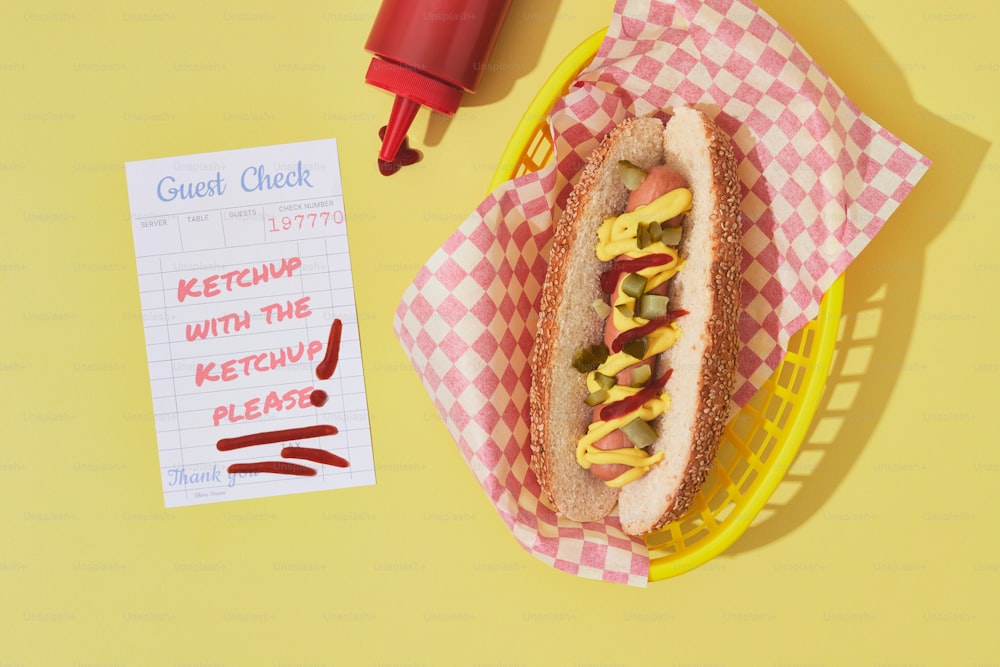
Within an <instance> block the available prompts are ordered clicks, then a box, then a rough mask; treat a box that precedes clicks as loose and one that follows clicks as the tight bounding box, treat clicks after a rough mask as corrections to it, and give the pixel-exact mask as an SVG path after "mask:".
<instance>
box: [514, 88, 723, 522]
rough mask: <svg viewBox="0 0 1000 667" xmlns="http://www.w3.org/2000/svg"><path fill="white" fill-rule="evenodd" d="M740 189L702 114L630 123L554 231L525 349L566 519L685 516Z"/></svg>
mask: <svg viewBox="0 0 1000 667" xmlns="http://www.w3.org/2000/svg"><path fill="white" fill-rule="evenodd" d="M739 196H740V192H739V182H738V180H737V175H736V161H735V159H734V157H733V153H732V148H731V145H730V143H729V140H728V138H726V137H725V136H724V135H723V134H722V132H721V131H720V130H719V129H718V127H717V126H716V125H715V124H714V123H713V122H712V121H711V120H710V119H709V118H708V117H707V116H705V115H704V114H703V113H702V112H700V111H698V110H696V109H693V108H690V107H681V108H677V109H674V110H673V113H672V115H671V116H670V118H669V120H668V121H667V122H666V123H665V124H664V123H663V122H661V121H660V120H657V119H655V118H632V119H629V120H626V121H625V122H623V123H622V124H620V125H619V126H618V127H616V128H615V129H613V130H612V131H611V132H610V133H609V134H608V135H607V136H606V137H605V138H604V139H603V140H602V141H601V143H600V145H599V146H598V148H597V149H596V150H595V151H594V153H593V154H592V156H591V157H590V158H589V159H588V161H587V163H586V164H585V166H584V168H583V170H582V172H581V175H580V178H579V180H578V182H577V184H576V185H575V186H574V188H573V191H572V193H571V194H570V196H569V198H568V200H567V203H566V208H565V212H564V214H563V215H562V217H561V218H560V219H559V220H558V221H557V223H556V225H555V229H554V233H553V239H552V244H551V251H550V257H549V265H548V270H547V273H546V277H545V281H544V284H543V286H542V292H541V301H540V309H539V316H538V329H537V333H536V337H535V345H534V348H533V350H532V354H531V368H532V381H531V389H530V395H529V400H530V418H531V449H532V455H531V466H532V468H533V469H534V471H535V473H536V475H537V477H538V480H539V484H540V486H541V489H542V491H543V492H544V494H545V496H546V497H547V499H548V500H549V501H550V502H551V504H552V505H553V507H554V508H555V509H556V510H557V511H558V512H559V513H561V514H563V515H565V516H567V517H568V518H570V519H574V520H577V521H597V520H601V519H603V518H604V517H605V516H607V515H608V514H609V513H610V512H612V510H613V509H614V508H615V506H616V504H617V508H618V516H619V518H620V521H621V525H622V528H623V529H624V530H625V532H627V533H629V534H634V535H641V534H645V533H648V532H651V531H653V530H655V529H657V528H659V527H661V526H663V525H665V524H666V523H669V522H670V521H673V520H675V519H676V518H678V517H679V516H681V515H682V514H683V513H684V511H686V510H687V508H688V507H689V506H690V504H691V502H692V500H693V499H694V497H695V495H696V494H697V491H698V489H699V488H700V487H701V485H702V483H703V482H704V479H705V477H706V475H707V473H708V471H709V470H710V468H711V465H712V460H713V459H714V456H715V452H716V450H717V448H718V443H719V440H720V439H721V437H722V432H723V430H724V428H725V424H726V421H727V418H728V412H729V402H730V400H731V396H732V391H733V383H734V379H735V369H736V346H737V339H736V322H737V318H738V316H739V289H740V265H739Z"/></svg>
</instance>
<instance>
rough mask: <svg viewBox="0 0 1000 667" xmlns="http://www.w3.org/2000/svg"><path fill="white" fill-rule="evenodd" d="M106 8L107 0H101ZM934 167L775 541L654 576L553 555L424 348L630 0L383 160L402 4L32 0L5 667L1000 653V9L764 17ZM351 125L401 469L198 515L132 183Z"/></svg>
mask: <svg viewBox="0 0 1000 667" xmlns="http://www.w3.org/2000/svg"><path fill="white" fill-rule="evenodd" d="M88 4H92V5H94V7H92V8H91V7H88V6H87V5H88ZM759 4H760V5H761V6H762V7H763V8H764V9H765V10H767V11H768V12H769V13H771V14H772V16H774V17H775V18H776V19H777V20H778V21H779V22H780V23H781V24H782V25H783V26H784V27H785V28H787V29H788V30H789V31H790V32H791V33H792V34H793V35H794V36H795V37H796V38H797V39H798V40H799V41H800V43H801V44H802V46H803V47H804V48H805V49H806V50H807V51H808V52H809V53H810V54H811V55H812V56H813V57H814V58H815V59H816V60H817V61H818V62H819V63H820V65H821V66H822V67H823V68H824V69H825V70H826V71H827V72H828V73H829V74H831V75H832V77H833V78H834V80H835V81H837V83H838V84H839V85H840V86H841V87H842V88H844V89H845V91H846V92H847V93H848V95H849V96H850V97H851V98H852V99H853V100H854V101H855V102H856V103H857V104H858V105H859V106H860V107H861V108H862V109H864V110H865V111H866V112H867V113H868V114H869V115H871V116H872V117H873V118H875V120H877V121H878V122H880V123H882V124H883V125H884V126H886V127H887V128H888V129H889V130H890V131H892V132H893V133H895V134H897V135H898V136H899V137H901V138H902V139H903V140H904V141H906V142H908V143H910V144H911V145H913V146H914V147H915V148H917V149H918V150H920V151H921V152H923V153H925V154H926V155H928V156H929V157H930V158H931V159H932V160H934V166H933V167H932V168H931V170H930V172H929V173H928V175H927V176H926V177H925V178H924V179H923V181H922V182H921V183H920V184H919V186H918V188H917V190H916V191H915V192H914V193H913V195H912V196H911V197H910V198H909V199H908V200H907V201H906V202H905V203H904V205H903V206H902V207H901V208H900V209H899V210H898V212H897V213H896V214H895V215H894V216H893V218H892V219H891V220H890V221H889V223H888V225H887V226H886V228H885V229H884V230H883V231H882V232H881V233H880V234H879V236H878V237H877V238H876V239H875V241H874V242H873V243H872V244H871V245H870V246H869V248H868V249H867V250H866V251H865V252H864V253H863V254H862V256H861V257H860V258H859V259H858V260H857V262H856V263H855V264H854V265H852V266H851V268H850V269H849V270H848V273H847V281H846V294H845V299H844V313H843V318H842V322H841V340H840V342H839V346H838V351H837V355H836V358H835V360H834V365H833V369H832V374H831V378H830V382H829V385H828V388H827V391H826V393H825V395H824V397H823V400H822V402H821V404H820V406H819V411H818V414H817V416H816V419H815V421H814V425H813V427H812V429H811V430H810V431H809V433H808V435H807V438H806V440H805V442H804V443H803V445H802V450H801V452H800V454H799V456H798V457H797V459H796V461H795V463H794V464H793V466H792V469H791V471H790V472H789V475H788V477H787V478H786V482H785V483H783V484H782V485H781V486H780V487H779V489H778V491H777V493H776V494H775V496H774V498H773V502H772V503H770V504H769V505H768V507H767V508H766V510H765V512H764V513H763V514H762V515H761V516H760V519H759V521H758V522H757V523H756V524H755V525H754V526H752V527H751V528H750V529H749V531H748V532H747V533H746V534H745V535H744V536H743V537H742V538H741V539H740V540H739V541H738V542H737V543H736V544H735V545H733V546H732V547H731V548H730V549H729V550H727V551H726V552H725V553H724V554H723V555H721V556H719V557H717V558H716V559H714V560H712V561H711V562H709V563H708V564H706V565H704V566H702V567H701V568H699V569H696V570H694V571H692V572H689V573H687V574H684V575H681V576H680V577H676V578H673V579H669V580H666V581H663V582H655V583H653V584H651V585H650V587H649V588H648V589H646V590H638V589H629V588H625V587H620V586H614V585H608V584H601V583H597V582H592V581H586V580H582V579H577V578H575V577H571V576H569V575H565V574H563V573H560V572H557V571H555V570H552V569H550V568H549V567H547V566H546V565H544V564H542V563H541V562H539V561H537V560H535V559H534V558H533V557H531V556H530V555H529V554H527V553H525V552H524V551H523V550H522V549H521V548H520V547H519V546H518V545H517V544H516V543H515V541H514V540H513V538H512V537H511V536H510V534H509V533H508V532H507V530H506V528H504V526H503V524H502V523H501V522H500V520H499V518H498V517H497V516H496V513H495V511H494V509H493V508H492V506H491V505H490V503H489V502H488V499H487V498H486V496H485V494H484V493H483V492H482V491H481V489H480V488H479V486H478V485H477V484H476V482H475V480H474V478H473V476H472V475H471V473H470V472H469V471H468V469H467V468H466V466H465V463H464V462H463V461H462V459H461V457H460V455H459V453H458V451H457V448H456V447H455V445H454V443H453V442H452V441H451V439H450V437H449V435H448V434H447V432H446V430H445V428H444V426H443V424H442V422H441V421H440V419H439V418H438V417H437V415H436V413H435V411H434V409H433V406H432V405H431V402H430V399H429V398H428V397H427V395H426V394H425V392H424V390H423V389H422V387H421V386H420V384H419V382H418V380H417V378H416V376H415V374H414V373H413V372H412V371H411V370H410V368H409V365H408V362H407V360H406V358H405V355H404V354H403V351H402V348H401V346H400V345H399V343H398V342H397V340H396V338H395V336H394V334H393V332H392V316H393V311H394V309H395V307H396V304H397V302H398V300H399V298H400V296H401V294H402V292H403V291H404V289H405V288H406V286H407V285H408V284H409V282H410V281H411V279H412V278H413V277H414V275H415V274H416V272H417V270H418V269H419V267H420V266H421V265H422V264H423V262H424V261H425V260H426V259H427V258H428V257H429V256H430V255H431V253H432V252H433V251H434V250H435V249H436V248H437V247H438V246H439V245H440V244H441V243H442V242H443V241H444V240H445V239H446V238H447V237H448V235H449V234H450V233H451V232H452V231H453V230H454V229H455V228H456V227H457V226H458V224H459V223H460V222H461V221H462V220H463V219H464V218H465V217H466V216H467V215H468V213H469V212H470V211H471V210H472V209H473V208H474V207H475V206H476V205H477V204H478V203H479V201H480V200H481V198H482V197H483V195H484V191H485V188H486V186H487V184H488V183H489V180H490V177H491V175H492V172H493V169H494V167H495V165H496V162H497V159H498V158H499V156H500V154H501V152H502V149H503V147H504V146H505V144H506V142H507V140H508V138H509V137H510V134H511V132H512V131H513V129H514V127H515V125H516V124H517V121H518V119H519V118H520V114H521V112H522V110H523V109H524V108H525V106H526V105H527V104H528V102H529V101H530V99H531V98H532V96H533V95H534V93H535V91H536V90H537V89H538V87H539V86H540V85H541V83H542V82H543V81H544V79H545V77H546V76H547V75H548V73H549V72H550V71H551V70H552V68H553V67H555V65H556V64H557V63H558V62H559V61H560V60H561V59H562V58H563V56H564V55H565V54H566V53H568V52H569V51H570V50H571V49H572V48H573V47H574V46H575V45H576V44H577V43H579V42H580V41H581V40H583V39H584V38H585V37H587V36H588V35H590V34H591V33H593V32H594V31H595V30H597V29H599V28H601V27H604V26H606V25H607V20H608V16H609V15H610V13H611V9H612V5H613V3H612V2H611V1H610V0H601V1H600V2H590V1H588V2H576V1H573V2H571V1H570V0H563V1H562V2H559V1H558V0H538V1H535V2H531V1H529V0H515V3H514V6H513V8H512V10H511V14H510V17H509V19H508V22H507V24H506V26H505V29H504V32H503V34H502V36H501V39H500V42H499V43H498V44H497V47H496V49H495V51H494V54H493V63H494V65H495V67H494V68H493V69H492V70H491V71H490V72H488V73H487V76H486V77H485V79H484V81H483V86H482V88H481V90H480V92H479V93H478V94H477V95H476V96H474V97H472V96H466V98H465V100H464V103H463V107H462V108H461V110H460V111H459V113H458V114H457V116H456V117H455V118H454V119H452V120H450V121H448V120H446V119H445V118H443V117H439V116H433V117H432V116H429V115H428V114H427V113H426V112H422V113H421V114H420V115H419V116H418V118H417V121H416V123H415V125H414V128H413V130H412V131H411V133H410V137H411V144H412V145H413V146H414V147H416V148H418V149H420V150H421V151H423V152H424V160H423V161H422V162H421V163H420V164H419V165H417V166H415V167H411V168H409V169H407V170H405V171H404V172H402V173H400V174H398V175H396V176H394V177H392V178H391V179H386V178H384V177H382V176H380V175H379V174H378V172H377V170H376V169H375V155H376V152H377V147H378V139H377V136H376V133H377V130H378V127H379V126H380V125H381V124H383V123H384V121H385V118H386V117H387V114H388V110H389V104H390V100H389V98H388V95H387V94H385V93H383V92H381V91H378V90H375V89H372V88H370V87H368V86H366V85H365V84H364V81H363V79H364V71H365V68H366V66H367V61H368V56H367V55H366V54H365V52H364V50H363V44H364V40H365V38H366V36H367V32H368V29H369V27H370V24H371V21H372V19H373V17H374V14H375V11H376V8H377V4H376V3H374V2H344V1H343V0H328V1H327V2H311V1H310V2H286V3H272V2H254V1H244V2H232V1H222V2H186V1H184V2H181V1H179V2H171V3H128V2H104V3H70V2H62V3H60V2H40V3H36V2H5V3H3V5H2V7H0V37H2V39H0V100H2V104H0V207H2V211H3V216H2V222H0V289H2V307H3V324H2V329H0V379H2V384H0V387H2V400H0V420H2V421H0V423H2V425H3V437H2V440H0V443H2V444H0V600H2V602H0V665H5V666H6V665H178V666H180V665H273V666H278V665H341V664H343V665H444V664H462V665H483V666H485V665H557V664H558V665H638V664H666V665H739V666H742V665H771V666H776V667H777V666H791V665H810V666H813V665H996V664H998V663H1000V650H998V649H997V648H996V636H995V627H996V625H997V623H998V622H1000V613H998V610H997V594H998V592H1000V587H998V582H1000V556H998V552H997V550H998V548H1000V540H998V538H997V535H998V528H1000V525H998V521H997V518H996V510H995V505H996V488H997V487H998V481H1000V451H998V448H997V436H996V433H997V429H996V422H995V421H994V420H993V418H994V417H995V416H996V415H997V407H996V396H997V384H998V381H1000V351H998V347H997V345H996V343H995V338H996V335H997V325H998V317H997V310H996V306H997V299H996V296H995V293H996V289H997V284H998V282H1000V254H998V243H997V242H998V241H1000V233H998V231H997V230H998V221H997V219H996V214H995V210H996V204H995V202H996V195H997V192H998V185H1000V179H998V177H1000V154H998V152H997V149H996V147H995V146H994V145H993V142H994V141H995V140H996V139H997V138H998V136H1000V57H998V52H997V39H996V25H998V23H1000V9H998V7H1000V5H997V4H996V3H993V2H989V1H987V0H983V1H981V2H976V1H973V0H954V1H952V2H948V3H941V2H937V1H930V0H921V1H914V0H851V1H850V2H848V1H846V0H811V1H809V2H801V1H794V2H793V1H791V0H760V3H759ZM327 137H335V138H336V139H337V140H338V142H339V145H340V159H341V169H342V172H343V182H344V192H345V198H346V206H347V211H348V215H349V218H348V220H349V222H348V225H349V233H350V243H351V250H352V258H353V259H352V263H353V266H354V270H355V272H356V278H355V280H356V285H357V289H356V291H357V300H358V308H359V319H360V324H361V331H362V337H363V338H362V343H363V351H364V364H365V370H366V376H367V389H368V392H369V394H368V396H369V403H370V415H371V426H372V438H373V445H374V453H375V461H376V470H377V475H378V482H377V484H376V485H375V486H371V487H365V488H358V489H346V490H339V491H331V492H323V493H312V494H303V495H297V496H285V497H279V498H267V499H261V500H252V501H240V502H231V503H222V504H216V505H209V506H202V507H188V508H181V509H177V510H165V509H164V507H163V496H162V490H161V487H160V482H159V472H158V466H159V462H158V456H157V447H156V441H155V437H154V428H153V420H152V411H151V401H150V389H149V385H148V375H147V367H146V358H145V344H144V339H143V329H142V320H141V311H140V306H139V296H138V289H137V282H136V268H135V261H134V254H133V246H132V235H131V231H130V223H129V209H128V201H127V194H126V183H125V176H124V168H123V164H124V163H125V162H127V161H132V160H140V159H147V158H157V157H170V156H178V155H185V154H190V153H200V152H207V151H218V150H227V149H233V148H244V147H251V146H258V145H267V144H276V143H287V142H295V141H304V140H311V139H320V138H327Z"/></svg>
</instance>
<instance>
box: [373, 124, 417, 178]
mask: <svg viewBox="0 0 1000 667" xmlns="http://www.w3.org/2000/svg"><path fill="white" fill-rule="evenodd" d="M387 127H388V126H387V125H383V126H382V127H381V128H379V131H378V138H379V139H380V140H381V139H385V131H386V128H387ZM421 157H423V156H422V155H421V154H420V151H418V150H414V149H413V148H410V140H409V139H408V138H404V139H403V143H402V144H400V146H399V150H398V151H396V157H394V158H393V159H392V160H391V161H389V160H383V159H382V158H379V159H378V170H379V173H381V174H382V175H383V176H392V175H393V174H395V173H396V172H397V171H399V170H400V169H402V168H403V167H407V166H409V165H411V164H416V163H418V162H420V158H421Z"/></svg>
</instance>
